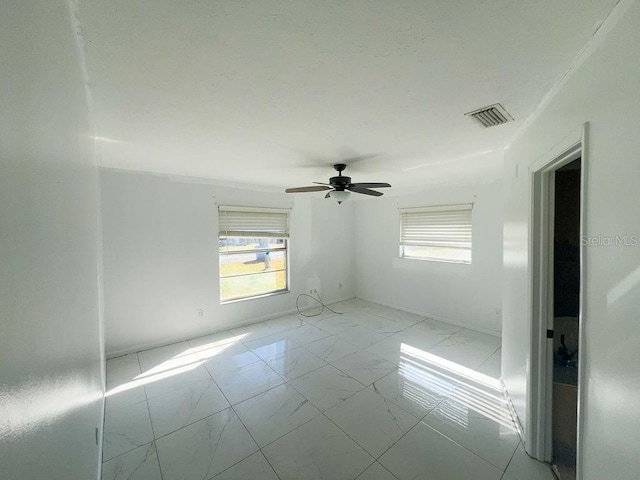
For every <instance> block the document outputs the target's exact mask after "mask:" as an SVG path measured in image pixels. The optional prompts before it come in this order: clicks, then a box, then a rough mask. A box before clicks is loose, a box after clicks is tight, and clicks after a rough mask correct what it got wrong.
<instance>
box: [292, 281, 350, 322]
mask: <svg viewBox="0 0 640 480" xmlns="http://www.w3.org/2000/svg"><path fill="white" fill-rule="evenodd" d="M313 292H314V293H315V294H316V295H317V296H318V298H316V297H314V296H312V295H309V294H307V293H301V294H300V295H298V298H296V308H297V309H298V313H299V314H300V315H302V316H303V317H307V318H311V317H317V316H318V315H322V312H324V309H325V308H326V309H327V310H329V311H330V312H333V313H336V314H338V315H342V313H343V312H336V311H335V310H332V309H331V308H329V307H327V306H326V305H325V304H324V302H323V301H322V297H320V294H319V293H318V291H317V290H316V289H315V288H314V289H313ZM301 297H309V298H310V299H312V300H313V301H315V302H317V303H319V304H320V305H321V306H322V309H321V310H320V311H319V312H318V313H314V314H313V315H305V314H304V313H302V311H301V310H300V298H301Z"/></svg>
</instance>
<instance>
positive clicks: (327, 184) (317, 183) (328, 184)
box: [311, 182, 331, 187]
mask: <svg viewBox="0 0 640 480" xmlns="http://www.w3.org/2000/svg"><path fill="white" fill-rule="evenodd" d="M311 183H315V184H316V185H326V186H328V187H330V186H331V184H330V183H322V182H311Z"/></svg>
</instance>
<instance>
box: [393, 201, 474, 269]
mask: <svg viewBox="0 0 640 480" xmlns="http://www.w3.org/2000/svg"><path fill="white" fill-rule="evenodd" d="M459 212H468V224H467V223H464V224H462V225H463V227H466V226H468V247H466V248H462V247H457V246H455V245H454V244H455V243H457V242H460V243H466V242H465V239H456V238H452V237H442V238H439V239H437V238H432V239H431V240H427V239H425V241H424V243H419V239H415V238H414V239H413V240H411V241H409V242H408V241H407V240H406V238H403V237H406V236H407V232H406V225H405V221H404V219H405V218H406V216H407V215H411V214H413V213H414V214H416V216H417V215H418V214H423V215H426V216H428V215H429V214H434V216H433V219H432V222H433V223H425V224H424V226H425V227H427V226H431V227H434V226H436V227H437V226H441V227H442V228H444V229H446V227H447V223H446V222H444V223H440V224H438V222H437V216H438V215H437V214H442V213H445V214H454V215H455V214H456V213H459ZM398 213H399V215H398V225H399V242H398V247H399V248H398V255H399V257H400V258H401V259H405V260H421V261H427V262H438V263H457V264H461V265H471V264H472V263H473V203H459V204H449V205H430V206H423V207H411V208H399V209H398ZM438 242H440V243H445V245H434V243H438ZM411 243H413V245H411ZM446 244H448V245H446ZM410 246H423V247H427V248H428V247H432V248H449V249H458V250H460V251H468V253H469V259H468V260H467V259H456V258H452V257H449V258H447V257H446V256H445V255H442V256H439V255H437V254H432V255H431V256H428V255H425V256H417V255H407V254H406V252H405V249H406V247H410Z"/></svg>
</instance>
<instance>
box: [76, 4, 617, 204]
mask: <svg viewBox="0 0 640 480" xmlns="http://www.w3.org/2000/svg"><path fill="white" fill-rule="evenodd" d="M616 3H617V0H536V1H535V2H534V1H527V2H523V1H520V2H514V1H513V0H492V1H480V0H467V1H462V0H443V1H434V0H430V1H427V0H414V1H408V0H395V1H383V0H377V1H363V0H361V1H344V0H341V1H322V2H318V1H310V0H297V1H284V0H279V1H274V0H256V1H228V0H226V1H212V0H209V1H195V0H190V1H175V0H154V1H143V0H116V1H104V0H86V1H81V2H80V22H81V25H82V34H83V35H84V39H85V47H86V60H87V66H88V70H89V78H90V81H91V93H92V96H93V102H94V111H95V119H96V124H97V128H98V139H99V144H100V147H101V152H102V160H101V161H102V164H103V165H104V166H108V167H114V168H122V169H130V170H140V171H147V172H159V173H170V174H178V175H190V176H198V177H206V178H212V179H216V180H224V181H233V182H243V183H255V184H264V185H271V186H282V187H284V186H289V187H292V186H304V185H309V184H310V182H311V181H321V182H323V181H326V180H327V179H328V177H329V176H331V175H332V174H333V173H335V172H333V170H332V169H331V166H330V165H331V164H333V163H336V162H337V161H338V160H340V159H343V158H349V157H355V156H358V155H369V154H376V155H377V156H376V157H374V158H369V159H366V160H362V161H360V162H357V163H354V164H353V165H352V166H351V168H349V169H348V170H347V172H346V173H347V174H351V176H352V177H353V181H358V182H361V181H388V182H390V183H391V184H392V185H394V187H397V188H401V187H412V186H416V185H445V184H455V183H470V182H480V181H488V180H490V179H492V178H494V177H497V176H499V175H500V174H501V169H502V150H503V148H504V146H505V145H506V144H507V142H508V140H509V139H510V138H511V136H512V135H513V134H514V133H515V132H516V131H517V129H518V128H519V127H520V126H521V125H522V123H523V121H524V120H525V119H526V118H527V116H529V115H530V114H531V113H532V112H533V111H534V109H535V107H536V106H537V105H538V103H539V102H540V101H541V99H542V97H543V96H544V94H545V93H546V92H548V91H549V89H550V88H551V87H552V86H553V85H554V84H555V83H556V82H557V81H558V80H559V79H560V77H561V76H562V75H563V74H564V73H565V72H566V71H567V69H568V68H569V67H570V65H571V63H572V61H573V60H574V59H575V58H576V56H577V55H578V54H579V53H580V51H581V50H582V48H583V47H584V46H585V45H586V43H587V42H588V41H589V39H590V38H591V36H592V34H593V33H594V31H595V30H596V29H597V28H598V26H599V25H600V23H601V22H602V21H603V20H604V19H605V18H606V16H607V15H608V14H609V13H610V11H611V10H612V8H613V7H614V6H615V4H616ZM498 102H499V103H501V104H502V105H503V106H504V107H505V108H506V109H507V111H509V112H510V113H511V115H512V116H513V117H514V119H516V120H515V122H513V123H510V124H506V125H502V126H498V127H494V128H490V129H482V128H480V127H478V126H476V125H475V124H474V123H472V122H471V121H470V120H469V119H467V118H466V117H464V113H466V112H468V111H470V110H474V109H476V108H479V107H483V106H486V105H490V104H493V103H498ZM316 195H319V194H316Z"/></svg>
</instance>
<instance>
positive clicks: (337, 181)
mask: <svg viewBox="0 0 640 480" xmlns="http://www.w3.org/2000/svg"><path fill="white" fill-rule="evenodd" d="M329 184H330V185H331V186H332V187H333V188H335V189H336V190H344V189H346V188H347V187H348V186H349V185H351V177H343V176H342V175H340V176H339V177H331V178H330V179H329Z"/></svg>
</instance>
